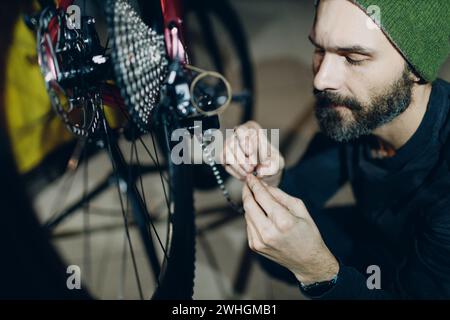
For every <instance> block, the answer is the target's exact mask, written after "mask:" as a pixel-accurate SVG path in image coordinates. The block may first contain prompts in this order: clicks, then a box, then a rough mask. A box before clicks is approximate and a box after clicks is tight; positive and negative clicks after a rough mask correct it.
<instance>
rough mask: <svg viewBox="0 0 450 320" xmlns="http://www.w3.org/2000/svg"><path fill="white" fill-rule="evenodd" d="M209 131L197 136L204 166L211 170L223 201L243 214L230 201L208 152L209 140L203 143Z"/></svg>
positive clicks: (242, 210)
mask: <svg viewBox="0 0 450 320" xmlns="http://www.w3.org/2000/svg"><path fill="white" fill-rule="evenodd" d="M208 132H209V130H207V131H205V133H204V134H203V136H202V135H197V139H198V141H199V142H200V146H201V148H202V152H203V155H204V157H205V158H206V159H205V160H206V164H207V165H208V166H209V167H210V168H211V170H212V172H213V174H214V178H215V179H216V182H217V185H218V186H219V188H220V190H221V191H222V194H223V196H224V197H225V200H227V202H228V205H229V206H230V207H231V208H232V209H233V210H235V211H236V212H238V213H241V214H244V209H243V208H242V206H240V205H238V204H237V203H235V202H234V201H233V199H231V196H230V193H229V191H228V189H227V188H226V187H225V182H224V180H223V177H222V175H221V174H220V171H219V169H218V165H217V163H216V161H215V160H214V157H213V156H212V154H211V150H208V145H210V143H211V139H209V138H208V139H207V142H205V136H208V137H209V134H210V133H208Z"/></svg>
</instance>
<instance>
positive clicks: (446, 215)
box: [280, 80, 450, 299]
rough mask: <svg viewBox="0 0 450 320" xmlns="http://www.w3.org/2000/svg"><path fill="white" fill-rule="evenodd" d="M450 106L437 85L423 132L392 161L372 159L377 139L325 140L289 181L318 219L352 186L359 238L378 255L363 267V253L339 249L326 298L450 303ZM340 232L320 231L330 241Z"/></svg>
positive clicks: (319, 139) (285, 185) (447, 89)
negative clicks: (374, 285)
mask: <svg viewBox="0 0 450 320" xmlns="http://www.w3.org/2000/svg"><path fill="white" fill-rule="evenodd" d="M449 106H450V84H449V83H447V82H445V81H443V80H437V81H435V82H434V83H433V89H432V93H431V96H430V101H429V104H428V108H427V111H426V114H425V116H424V119H423V120H422V122H421V124H420V126H419V128H418V130H417V131H416V132H415V134H414V135H413V136H412V137H411V139H410V140H409V141H408V142H407V143H406V144H405V145H404V146H403V147H402V148H400V149H399V150H397V152H396V154H395V155H394V156H393V157H391V158H387V159H382V160H380V159H374V158H372V157H371V155H370V152H369V150H370V148H371V146H372V144H373V143H374V142H375V138H374V137H373V136H366V137H363V138H360V139H358V140H357V141H354V142H351V143H345V144H342V143H336V142H333V141H331V140H330V139H327V138H326V137H324V135H322V134H318V135H317V136H316V137H315V138H314V139H313V141H312V142H311V144H310V146H309V147H308V150H307V152H306V153H305V155H304V156H303V158H302V159H301V160H300V162H299V163H298V164H297V165H296V166H294V167H293V168H290V169H288V170H287V171H286V172H285V173H284V176H283V179H282V183H281V185H280V188H281V189H283V190H285V191H286V192H288V193H289V194H291V195H293V196H296V197H298V198H301V199H302V200H303V201H304V202H305V204H306V206H307V208H308V210H309V211H310V213H311V215H312V216H313V218H315V217H316V215H317V216H318V215H319V214H320V213H319V212H321V210H322V208H323V206H324V203H325V202H326V201H327V200H328V199H329V198H330V197H331V196H332V195H333V194H334V193H335V192H336V191H337V190H338V189H339V187H341V186H342V185H343V184H344V183H345V182H347V181H350V183H351V186H352V189H353V193H354V195H355V199H356V209H357V210H356V212H357V213H358V217H357V219H359V218H361V220H358V221H362V223H361V224H358V226H357V227H358V228H357V229H358V231H359V232H358V234H359V235H364V236H365V238H366V239H365V240H364V241H366V240H367V238H369V242H370V241H372V243H373V244H374V245H375V246H376V247H377V248H378V249H377V250H378V251H377V250H375V249H374V250H372V249H371V248H375V246H369V247H367V248H366V253H367V250H368V251H371V252H370V259H369V260H367V259H366V260H365V261H362V259H363V256H365V254H364V253H363V254H362V253H361V252H362V251H361V250H359V251H358V250H356V249H355V246H353V247H352V248H351V251H352V252H351V253H350V254H348V255H346V254H342V256H340V252H344V251H343V250H341V248H340V246H341V245H342V246H343V245H346V242H345V241H344V239H342V241H339V240H338V241H333V243H332V244H330V246H331V247H332V249H333V248H336V249H335V250H334V251H335V255H336V256H337V258H338V259H339V260H340V262H341V268H340V272H339V278H338V282H337V284H336V285H335V287H334V288H333V289H332V290H330V291H329V292H328V293H326V294H325V295H324V296H322V297H321V298H323V299H358V298H359V299H378V298H414V299H416V298H418V299H433V298H444V299H448V298H450V170H449V168H450V166H449V163H450V160H449V159H450V143H448V142H447V141H448V140H450V139H449V132H450V117H449V109H450V107H449ZM446 143H447V145H446ZM344 217H345V216H342V219H344ZM337 218H338V219H337V220H339V217H337ZM346 219H348V218H346ZM355 221H356V220H355ZM346 223H349V221H346ZM355 223H356V222H355ZM333 228H334V226H332V225H331V226H330V225H327V227H325V228H323V229H321V228H320V225H319V229H320V230H321V233H322V235H323V236H324V238H326V234H325V233H326V232H327V231H328V232H334V231H332V229H333ZM336 228H337V226H336ZM353 241H354V242H356V243H357V242H358V241H360V240H359V239H358V238H354V239H353ZM361 241H362V240H361ZM336 242H337V243H336ZM341 242H342V243H341ZM332 251H333V250H332ZM375 252H378V253H380V254H378V255H377V254H375ZM360 260H361V261H360ZM368 264H373V265H378V266H380V269H381V278H382V280H383V281H382V283H383V285H382V288H381V290H369V289H368V288H367V285H366V278H367V276H368V274H366V272H365V268H367V267H368Z"/></svg>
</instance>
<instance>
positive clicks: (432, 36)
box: [350, 0, 450, 82]
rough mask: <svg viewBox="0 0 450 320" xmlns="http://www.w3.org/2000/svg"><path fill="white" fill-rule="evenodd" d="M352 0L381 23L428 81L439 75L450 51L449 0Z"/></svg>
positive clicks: (395, 43)
mask: <svg viewBox="0 0 450 320" xmlns="http://www.w3.org/2000/svg"><path fill="white" fill-rule="evenodd" d="M350 1H353V2H354V3H356V4H357V5H358V6H359V7H360V8H361V9H362V10H364V11H365V12H366V14H368V16H370V17H371V18H373V20H374V21H375V22H376V23H377V24H379V26H380V27H381V29H382V30H383V32H384V33H385V34H386V36H387V37H388V38H389V39H390V40H391V42H392V43H393V44H394V45H395V46H396V47H397V49H398V50H399V51H400V52H401V53H402V54H403V56H404V58H405V59H406V60H407V61H408V62H409V63H410V65H411V66H412V67H413V68H414V69H415V71H416V72H417V73H418V74H419V75H420V76H421V77H422V78H423V79H424V80H425V81H427V82H432V81H434V80H435V79H436V78H437V75H438V72H439V69H440V67H441V66H442V64H443V63H444V62H445V61H446V59H447V57H448V55H449V53H450V0H350ZM377 11H378V13H379V15H378V16H376V15H375V12H377ZM375 17H377V18H375ZM377 20H378V21H377Z"/></svg>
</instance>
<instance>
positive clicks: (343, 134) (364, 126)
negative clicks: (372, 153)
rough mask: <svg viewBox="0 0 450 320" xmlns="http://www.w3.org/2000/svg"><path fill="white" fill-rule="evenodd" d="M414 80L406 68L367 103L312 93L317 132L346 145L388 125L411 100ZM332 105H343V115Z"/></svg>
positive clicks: (323, 93)
mask: <svg viewBox="0 0 450 320" xmlns="http://www.w3.org/2000/svg"><path fill="white" fill-rule="evenodd" d="M413 85H414V81H413V80H412V79H411V78H410V70H409V68H408V67H405V69H404V71H403V73H402V75H401V76H400V78H399V79H398V80H396V81H395V82H394V83H393V84H391V85H390V86H388V87H387V88H385V89H384V90H382V93H381V94H378V95H374V96H372V97H371V99H370V103H369V104H363V103H361V102H360V101H358V99H356V98H346V97H343V96H341V95H339V94H337V93H334V92H329V91H317V90H315V91H314V95H315V97H316V100H317V102H316V108H315V113H316V118H317V121H318V122H319V126H320V130H321V131H322V132H323V133H324V134H325V135H326V136H328V137H329V138H331V139H333V140H335V141H338V142H348V141H351V140H354V139H357V138H359V137H361V136H363V135H370V134H371V133H372V132H373V131H374V130H375V129H377V128H379V127H381V126H382V125H384V124H387V123H389V122H391V121H392V120H394V119H395V118H397V117H398V116H399V115H400V114H402V113H403V112H404V111H405V110H406V109H408V107H409V105H410V104H411V101H412V88H413ZM334 106H343V107H346V108H345V110H344V111H345V113H351V115H349V114H343V113H341V112H340V111H342V110H339V109H342V108H335V107H334Z"/></svg>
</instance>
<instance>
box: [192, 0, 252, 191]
mask: <svg viewBox="0 0 450 320" xmlns="http://www.w3.org/2000/svg"><path fill="white" fill-rule="evenodd" d="M185 20H186V25H187V38H188V40H189V44H190V46H189V48H188V51H189V55H190V58H191V62H192V63H193V64H194V65H197V66H199V67H201V68H203V69H206V70H214V71H217V72H219V73H221V74H223V75H224V76H225V77H226V78H227V79H228V80H229V81H230V83H231V86H232V88H233V98H232V103H231V106H230V107H229V108H228V110H227V111H226V112H225V113H223V114H222V115H221V119H220V120H221V126H222V128H223V129H225V128H233V127H236V126H238V125H239V124H242V123H245V122H247V121H249V120H251V119H252V118H253V108H254V99H253V97H254V96H255V92H254V91H255V87H254V79H253V65H252V62H251V61H252V60H251V57H250V52H249V49H248V46H247V40H246V36H245V30H244V28H243V26H242V23H241V21H240V19H239V16H238V14H237V13H236V12H235V10H234V9H233V7H232V6H231V4H230V3H229V1H226V0H223V1H207V0H189V1H185ZM218 168H219V170H220V172H221V176H222V177H223V180H226V179H227V178H228V177H229V175H228V173H227V172H226V171H225V170H224V169H223V167H218ZM194 171H195V175H196V176H201V177H202V179H196V181H195V187H196V188H199V189H211V188H214V187H217V183H216V179H215V178H214V175H213V173H212V172H211V170H210V168H208V166H205V165H202V166H196V167H195V168H194Z"/></svg>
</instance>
